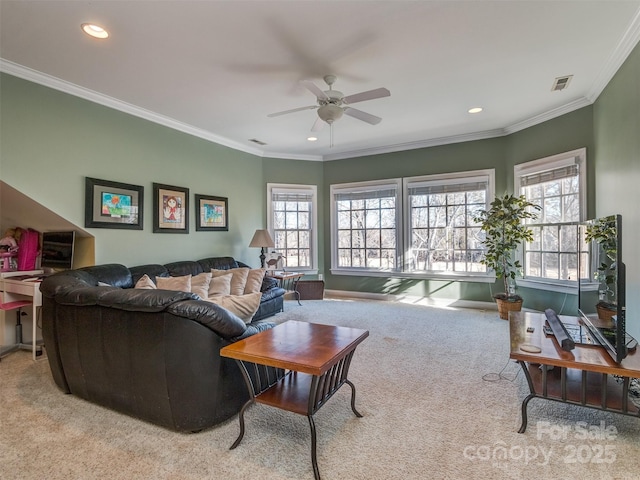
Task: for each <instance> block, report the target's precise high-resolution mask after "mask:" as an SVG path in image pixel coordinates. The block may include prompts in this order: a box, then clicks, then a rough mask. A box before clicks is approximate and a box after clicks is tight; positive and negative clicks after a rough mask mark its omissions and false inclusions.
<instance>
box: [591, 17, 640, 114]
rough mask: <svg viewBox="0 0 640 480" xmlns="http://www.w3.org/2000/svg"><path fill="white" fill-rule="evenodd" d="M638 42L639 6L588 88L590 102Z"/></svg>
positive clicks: (593, 100)
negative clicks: (589, 88)
mask: <svg viewBox="0 0 640 480" xmlns="http://www.w3.org/2000/svg"><path fill="white" fill-rule="evenodd" d="M638 42H640V8H638V10H637V11H636V14H635V15H634V16H633V18H632V19H631V22H630V23H629V27H628V28H627V30H626V31H625V32H624V34H623V35H622V37H621V38H620V41H619V42H618V44H617V45H616V48H614V49H613V52H612V53H611V56H610V57H609V59H608V60H607V62H606V63H605V65H604V66H603V67H602V70H600V73H599V74H598V76H597V77H596V81H595V82H594V83H593V86H592V87H591V90H589V93H588V94H587V98H588V99H589V100H590V101H591V103H594V102H595V101H596V99H597V98H598V97H599V96H600V94H601V93H602V91H603V90H604V89H605V87H606V86H607V85H608V84H609V82H610V81H611V79H612V78H613V76H614V75H615V74H616V72H617V71H618V70H619V69H620V67H621V66H622V64H623V63H624V62H625V60H626V59H627V57H628V56H629V54H630V53H631V51H632V50H633V49H634V48H635V47H636V45H637V44H638Z"/></svg>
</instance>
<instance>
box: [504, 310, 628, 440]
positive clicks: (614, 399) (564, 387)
mask: <svg viewBox="0 0 640 480" xmlns="http://www.w3.org/2000/svg"><path fill="white" fill-rule="evenodd" d="M560 320H561V321H562V322H563V323H565V324H578V323H579V319H578V318H577V317H573V316H564V315H561V316H560ZM545 321H546V317H545V315H544V314H543V313H532V312H511V313H510V315H509V336H510V341H511V353H510V354H509V358H512V359H514V360H516V361H517V362H518V363H519V364H520V366H521V367H522V370H523V371H524V375H525V378H526V379H527V383H528V385H529V392H530V393H529V395H527V397H526V398H525V399H524V400H523V402H522V424H521V425H520V429H519V430H518V433H524V431H525V430H526V428H527V404H528V403H529V401H530V400H531V399H532V398H543V399H546V400H553V401H557V402H563V403H571V404H574V405H581V406H584V407H590V408H595V409H599V410H605V411H609V412H614V413H620V414H623V415H630V416H634V417H638V416H640V409H639V408H637V407H636V406H635V405H634V404H633V403H632V402H630V401H629V381H630V379H631V378H638V377H640V353H638V352H636V351H633V352H629V355H628V356H627V358H625V359H624V360H623V361H622V362H621V363H619V364H618V363H615V362H614V361H613V359H612V358H611V357H610V356H609V354H608V353H607V351H606V350H605V348H604V347H602V346H600V345H585V344H576V346H575V348H574V349H573V350H571V351H565V350H563V349H562V348H561V347H560V345H559V344H558V341H557V340H556V338H555V336H553V335H546V334H545V333H544V331H543V328H542V327H543V326H544V323H545ZM531 346H533V347H537V348H534V350H537V349H539V350H540V351H539V352H532V351H527V350H532V349H531V348H530V347H531ZM551 367H553V368H551ZM616 377H618V378H620V379H621V380H620V381H618V380H616Z"/></svg>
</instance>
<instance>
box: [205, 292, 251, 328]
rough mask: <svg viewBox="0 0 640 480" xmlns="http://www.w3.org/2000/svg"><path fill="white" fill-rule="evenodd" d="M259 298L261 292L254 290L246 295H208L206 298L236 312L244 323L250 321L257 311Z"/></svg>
mask: <svg viewBox="0 0 640 480" xmlns="http://www.w3.org/2000/svg"><path fill="white" fill-rule="evenodd" d="M261 298H262V294H261V293H260V292H256V293H249V294H247V295H224V296H223V295H219V296H213V297H210V298H208V299H207V300H209V301H210V302H212V303H215V304H218V305H220V306H221V307H223V308H226V309H227V310H229V311H230V312H231V313H234V314H236V315H237V316H238V317H240V318H241V319H242V320H243V321H244V323H250V322H251V319H252V318H253V316H254V315H255V313H256V312H257V311H258V307H260V299H261Z"/></svg>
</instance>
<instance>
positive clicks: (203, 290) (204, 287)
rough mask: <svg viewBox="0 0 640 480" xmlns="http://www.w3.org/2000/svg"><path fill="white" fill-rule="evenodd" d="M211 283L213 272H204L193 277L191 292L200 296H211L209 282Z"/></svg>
mask: <svg viewBox="0 0 640 480" xmlns="http://www.w3.org/2000/svg"><path fill="white" fill-rule="evenodd" d="M210 283H211V272H202V273H199V274H198V275H194V276H193V277H191V293H195V294H196V295H198V296H199V297H200V298H207V297H208V296H209V284H210Z"/></svg>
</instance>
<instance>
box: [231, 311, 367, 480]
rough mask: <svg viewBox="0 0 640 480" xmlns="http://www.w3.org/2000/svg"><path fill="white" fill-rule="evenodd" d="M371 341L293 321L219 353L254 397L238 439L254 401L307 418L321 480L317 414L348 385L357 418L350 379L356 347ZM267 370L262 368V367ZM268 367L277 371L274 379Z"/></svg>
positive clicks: (354, 332) (363, 333) (360, 334)
mask: <svg viewBox="0 0 640 480" xmlns="http://www.w3.org/2000/svg"><path fill="white" fill-rule="evenodd" d="M368 336H369V332H368V331H367V330H359V329H356V328H349V327H335V326H332V325H321V324H317V323H307V322H298V321H289V322H285V323H283V324H281V325H278V326H276V327H274V328H272V329H271V330H267V331H264V332H261V333H258V334H256V335H253V336H251V337H248V338H245V339H244V340H241V341H239V342H236V343H233V344H231V345H227V346H226V347H224V348H222V349H221V350H220V355H222V356H223V357H228V358H233V359H235V360H236V361H237V362H238V365H239V366H240V371H241V372H242V374H243V376H244V379H245V382H246V384H247V388H248V389H249V393H250V395H251V398H250V399H249V401H247V402H246V403H245V404H244V405H243V406H242V409H241V410H240V414H239V415H238V418H239V421H240V434H239V435H238V438H237V439H236V441H235V442H234V443H233V445H231V449H234V448H236V447H237V446H238V445H239V444H240V442H241V441H242V438H243V436H244V412H245V410H246V409H247V407H248V406H249V405H251V404H252V403H254V402H258V403H263V404H265V405H270V406H272V407H277V408H280V409H282V410H287V411H289V412H293V413H297V414H300V415H306V416H307V418H308V419H309V426H310V427H311V462H312V465H313V473H314V475H315V478H316V480H319V479H320V472H319V470H318V461H317V455H316V427H315V423H314V421H313V414H314V413H316V412H317V411H318V410H319V409H320V407H322V405H324V404H325V403H326V402H327V401H328V400H329V398H331V396H333V394H334V393H335V392H336V391H337V390H338V389H339V388H340V387H341V386H342V385H344V384H345V383H346V384H348V385H349V386H350V387H351V410H353V413H354V414H355V415H356V416H357V417H362V415H361V414H360V413H359V412H358V411H357V410H356V406H355V401H356V388H355V386H354V384H353V383H351V382H350V381H349V380H348V379H347V376H348V374H349V366H350V364H351V359H352V357H353V354H354V352H355V350H356V347H357V346H358V345H359V344H360V343H361V342H362V341H363V340H364V339H365V338H367V337H368ZM261 366H263V367H261ZM264 366H268V367H275V370H273V369H272V370H271V372H272V373H273V372H274V371H275V372H276V373H275V374H270V373H269V370H267V369H265V368H264Z"/></svg>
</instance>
